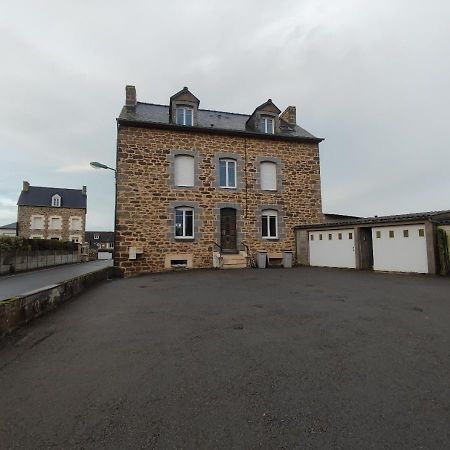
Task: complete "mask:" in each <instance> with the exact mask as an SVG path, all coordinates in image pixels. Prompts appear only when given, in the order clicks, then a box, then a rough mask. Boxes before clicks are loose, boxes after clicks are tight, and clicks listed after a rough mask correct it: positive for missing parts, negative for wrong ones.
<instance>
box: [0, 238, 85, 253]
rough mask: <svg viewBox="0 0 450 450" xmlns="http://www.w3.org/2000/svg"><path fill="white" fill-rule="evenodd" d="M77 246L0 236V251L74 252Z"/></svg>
mask: <svg viewBox="0 0 450 450" xmlns="http://www.w3.org/2000/svg"><path fill="white" fill-rule="evenodd" d="M77 249H78V244H76V243H75V242H72V241H59V240H56V239H24V238H20V237H16V236H0V251H5V252H6V251H11V250H25V251H26V250H69V251H75V250H77Z"/></svg>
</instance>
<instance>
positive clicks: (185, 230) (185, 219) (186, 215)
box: [175, 208, 194, 239]
mask: <svg viewBox="0 0 450 450" xmlns="http://www.w3.org/2000/svg"><path fill="white" fill-rule="evenodd" d="M175 237H176V238H177V239H187V238H191V239H192V238H193V237H194V210H193V209H192V208H175Z"/></svg>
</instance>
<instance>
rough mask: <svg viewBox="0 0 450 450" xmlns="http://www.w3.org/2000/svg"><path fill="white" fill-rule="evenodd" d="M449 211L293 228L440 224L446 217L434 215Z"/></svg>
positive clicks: (320, 228) (312, 228)
mask: <svg viewBox="0 0 450 450" xmlns="http://www.w3.org/2000/svg"><path fill="white" fill-rule="evenodd" d="M446 213H450V211H435V212H430V213H423V214H416V215H414V214H412V215H411V216H409V217H408V215H399V216H380V217H367V218H362V219H356V220H343V221H340V222H328V223H326V222H325V223H315V224H310V225H297V226H295V227H294V230H323V229H339V228H348V227H367V226H395V225H406V224H409V225H412V224H419V223H424V222H431V223H435V224H440V223H442V222H443V221H446V220H448V219H445V218H443V219H440V218H438V217H436V216H438V215H440V214H446Z"/></svg>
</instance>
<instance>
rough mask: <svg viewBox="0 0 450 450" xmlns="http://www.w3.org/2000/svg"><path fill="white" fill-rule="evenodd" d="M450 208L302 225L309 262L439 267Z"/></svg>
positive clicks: (300, 236) (300, 254)
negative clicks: (442, 228)
mask: <svg viewBox="0 0 450 450" xmlns="http://www.w3.org/2000/svg"><path fill="white" fill-rule="evenodd" d="M448 219H450V211H433V212H426V213H415V214H404V215H396V216H383V217H368V218H356V219H343V220H338V221H336V222H324V223H321V224H316V225H304V226H299V227H296V236H297V261H298V262H299V263H300V264H303V265H310V266H318V267H340V268H349V269H366V270H377V271H386V272H413V273H430V274H435V273H437V272H438V269H439V267H438V264H439V263H438V261H439V258H438V251H437V244H436V242H437V227H438V226H439V225H440V224H443V223H445V222H446V221H448Z"/></svg>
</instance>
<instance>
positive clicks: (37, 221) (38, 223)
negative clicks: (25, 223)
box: [31, 216, 44, 230]
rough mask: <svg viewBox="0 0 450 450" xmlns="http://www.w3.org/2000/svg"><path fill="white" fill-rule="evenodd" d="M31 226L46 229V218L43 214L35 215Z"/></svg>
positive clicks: (34, 228)
mask: <svg viewBox="0 0 450 450" xmlns="http://www.w3.org/2000/svg"><path fill="white" fill-rule="evenodd" d="M31 228H32V229H33V230H42V229H44V218H43V217H42V216H35V217H32V219H31Z"/></svg>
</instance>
